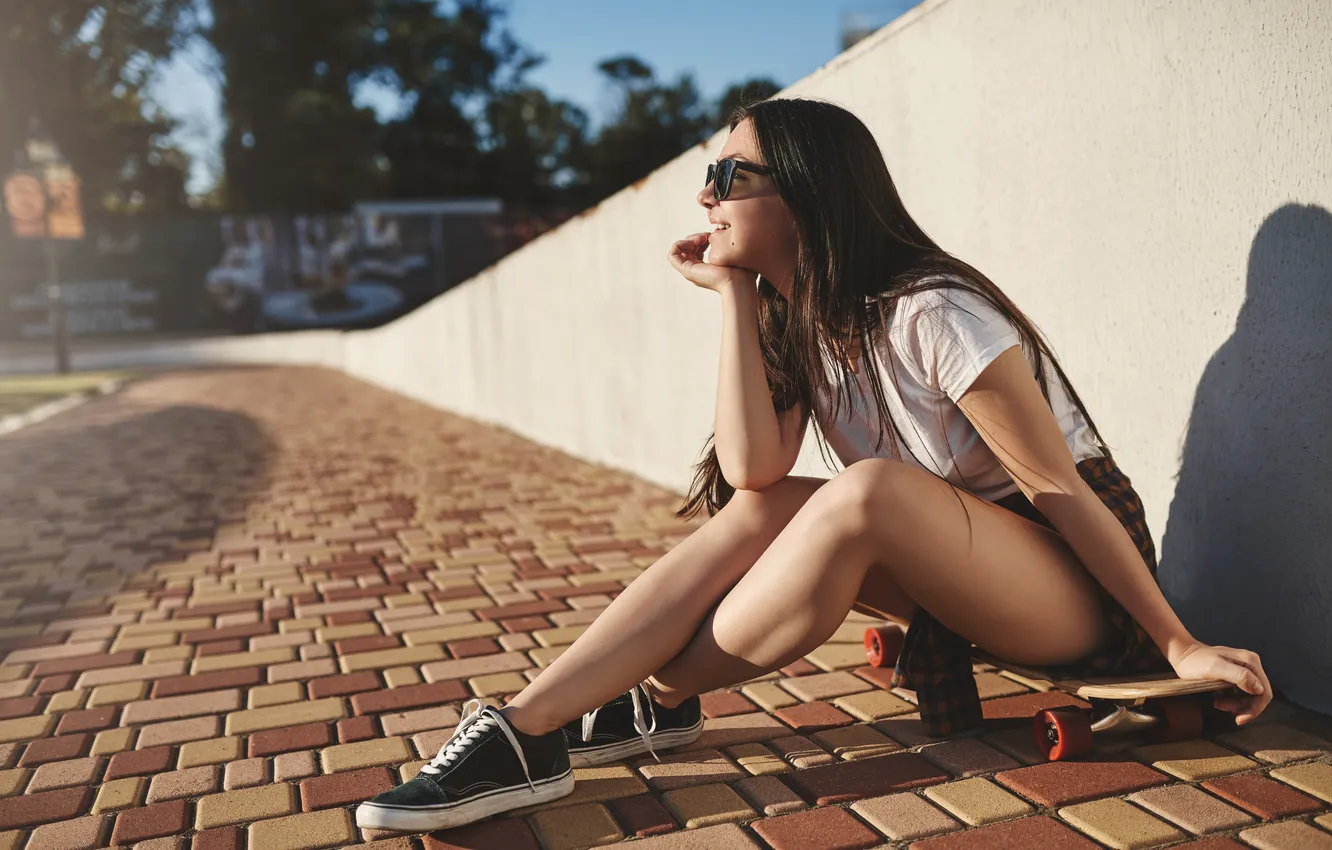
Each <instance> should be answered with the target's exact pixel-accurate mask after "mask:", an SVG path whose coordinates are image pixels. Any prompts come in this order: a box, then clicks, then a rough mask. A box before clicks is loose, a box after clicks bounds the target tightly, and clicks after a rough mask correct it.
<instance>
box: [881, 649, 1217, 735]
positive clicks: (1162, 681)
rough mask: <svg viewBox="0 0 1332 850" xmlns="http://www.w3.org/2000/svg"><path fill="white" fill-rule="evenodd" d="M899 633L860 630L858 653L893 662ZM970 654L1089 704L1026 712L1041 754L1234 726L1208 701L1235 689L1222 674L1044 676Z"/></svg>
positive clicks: (886, 664) (887, 664)
mask: <svg viewBox="0 0 1332 850" xmlns="http://www.w3.org/2000/svg"><path fill="white" fill-rule="evenodd" d="M905 637H906V632H905V630H904V629H903V627H902V626H899V625H897V624H896V623H885V624H883V625H881V626H872V627H870V628H868V629H866V630H865V654H866V656H868V658H869V663H870V666H872V667H893V666H894V665H896V664H897V656H898V654H899V653H900V652H901V650H902V642H903V640H904V639H905ZM971 656H972V658H973V659H975V660H976V661H979V662H981V663H982V664H989V665H991V666H992V667H995V668H996V669H998V670H1001V671H1007V672H1008V673H1010V674H1012V675H1013V676H1014V677H1017V678H1020V679H1024V680H1027V681H1026V682H1025V684H1029V685H1032V686H1034V687H1037V688H1041V685H1048V686H1049V688H1053V689H1054V690H1057V691H1062V692H1063V693H1065V694H1068V695H1069V696H1072V697H1076V698H1078V699H1080V700H1084V701H1085V702H1088V703H1091V708H1090V709H1084V708H1080V707H1077V706H1059V707H1057V708H1046V709H1042V710H1040V711H1038V712H1036V715H1035V716H1034V717H1033V718H1032V730H1031V731H1032V739H1033V741H1034V742H1035V744H1036V748H1037V749H1038V750H1039V751H1040V752H1041V754H1042V755H1044V756H1045V758H1046V759H1047V760H1049V761H1065V760H1068V759H1073V758H1077V757H1078V756H1080V755H1086V754H1087V753H1090V752H1091V750H1092V745H1093V743H1094V735H1109V734H1122V733H1134V732H1141V731H1145V732H1146V733H1147V737H1148V739H1149V740H1150V741H1151V742H1153V743H1166V742H1170V741H1186V740H1188V739H1190V738H1195V737H1197V736H1199V735H1201V734H1203V733H1204V732H1208V733H1215V732H1220V731H1224V730H1227V729H1233V728H1235V718H1234V715H1232V714H1231V713H1230V712H1227V711H1222V710H1220V709H1218V708H1216V707H1214V706H1213V705H1212V699H1213V697H1212V696H1211V694H1213V693H1215V692H1217V691H1231V692H1233V693H1239V690H1238V689H1237V688H1235V686H1234V685H1232V684H1231V683H1230V682H1227V681H1224V680H1222V679H1187V680H1186V679H1180V678H1178V677H1177V676H1175V675H1174V674H1172V673H1140V674H1136V675H1128V676H1097V677H1090V678H1087V679H1058V680H1051V679H1049V678H1048V677H1047V675H1046V674H1045V673H1043V672H1041V671H1039V670H1033V669H1031V668H1028V667H1023V666H1022V665H1020V664H1013V663H1011V662H1008V661H1004V660H1003V659H1001V658H996V657H994V656H993V655H990V654H989V653H988V652H985V651H984V650H981V649H979V648H977V647H972V649H971ZM1049 688H1041V689H1043V690H1048V689H1049Z"/></svg>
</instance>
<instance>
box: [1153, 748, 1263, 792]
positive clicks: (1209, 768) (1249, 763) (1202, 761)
mask: <svg viewBox="0 0 1332 850" xmlns="http://www.w3.org/2000/svg"><path fill="white" fill-rule="evenodd" d="M1132 752H1133V756H1134V758H1136V759H1138V760H1139V761H1142V762H1144V763H1146V764H1149V765H1151V766H1152V767H1154V768H1156V769H1157V770H1162V771H1165V772H1166V773H1169V774H1170V775H1171V776H1177V777H1179V778H1180V779H1184V780H1187V781H1189V782H1197V781H1199V780H1203V779H1211V778H1212V777H1214V776H1225V775H1226V774H1229V773H1239V772H1240V771H1241V770H1249V769H1250V768H1254V767H1257V766H1258V762H1256V761H1253V760H1252V759H1247V758H1245V757H1244V756H1240V755H1235V754H1234V753H1232V752H1231V751H1230V750H1227V749H1226V748H1225V747H1221V746H1217V745H1216V744H1214V743H1212V742H1211V741H1203V740H1199V739H1195V740H1192V741H1179V742H1177V743H1173V744H1152V745H1150V746H1146V747H1134V748H1133V750H1132Z"/></svg>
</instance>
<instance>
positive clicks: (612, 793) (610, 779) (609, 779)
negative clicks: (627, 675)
mask: <svg viewBox="0 0 1332 850" xmlns="http://www.w3.org/2000/svg"><path fill="white" fill-rule="evenodd" d="M435 749H436V750H438V749H439V748H438V747H436V748H435ZM432 755H433V751H432ZM647 790H648V788H647V786H646V785H644V784H643V780H642V779H640V778H639V777H638V775H637V774H635V773H634V772H633V771H632V770H630V769H629V767H628V766H626V765H623V764H606V765H600V766H598V767H577V768H574V790H573V793H572V794H570V795H568V796H567V797H562V798H560V799H558V800H554V801H552V802H549V803H543V804H541V805H539V806H527V807H524V808H521V809H514V810H513V811H512V814H514V815H523V814H526V813H528V812H534V811H541V810H545V809H552V808H562V807H565V806H575V805H581V804H583V803H603V802H606V801H608V800H614V799H617V798H619V797H631V796H633V795H635V794H642V793H643V792H644V791H647Z"/></svg>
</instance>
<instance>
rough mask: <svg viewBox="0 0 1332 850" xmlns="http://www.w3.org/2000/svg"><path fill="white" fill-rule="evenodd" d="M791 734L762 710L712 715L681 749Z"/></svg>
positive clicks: (716, 745)
mask: <svg viewBox="0 0 1332 850" xmlns="http://www.w3.org/2000/svg"><path fill="white" fill-rule="evenodd" d="M790 734H791V727H789V726H787V725H786V724H785V723H782V722H781V721H780V720H777V719H776V718H774V717H771V716H769V715H767V714H764V713H763V712H755V713H754V714H737V715H734V716H732V717H713V718H709V719H706V720H704V721H703V734H702V735H701V736H699V738H698V740H697V741H695V742H694V743H692V744H689V745H687V746H686V747H681V748H680V749H681V750H685V749H691V750H707V749H718V748H720V747H733V746H735V745H737V744H752V743H758V742H760V741H769V740H771V739H773V738H780V737H782V736H784V735H790Z"/></svg>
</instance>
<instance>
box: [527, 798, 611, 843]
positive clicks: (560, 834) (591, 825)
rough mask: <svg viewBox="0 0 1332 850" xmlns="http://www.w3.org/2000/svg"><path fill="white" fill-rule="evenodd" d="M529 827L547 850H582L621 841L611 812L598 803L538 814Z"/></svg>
mask: <svg viewBox="0 0 1332 850" xmlns="http://www.w3.org/2000/svg"><path fill="white" fill-rule="evenodd" d="M530 823H531V824H532V829H533V831H535V832H536V834H537V837H538V838H539V839H540V841H541V844H542V846H543V847H544V848H546V850H581V848H584V847H593V846H596V845H599V844H610V843H613V842H616V841H618V840H619V839H621V838H623V837H624V833H622V832H621V831H620V827H619V825H618V824H617V823H615V819H614V818H612V817H611V815H610V812H608V811H606V807H605V806H602V805H600V804H597V803H585V804H583V805H581V806H565V807H561V808H557V809H550V810H547V811H542V812H537V813H536V814H534V815H532V817H531V820H530Z"/></svg>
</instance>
